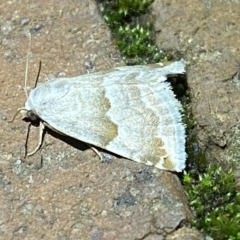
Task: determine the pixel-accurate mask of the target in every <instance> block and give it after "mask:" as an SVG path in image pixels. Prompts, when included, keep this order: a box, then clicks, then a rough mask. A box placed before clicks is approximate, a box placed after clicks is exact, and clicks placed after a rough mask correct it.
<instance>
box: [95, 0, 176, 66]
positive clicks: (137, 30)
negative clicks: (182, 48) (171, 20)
mask: <svg viewBox="0 0 240 240" xmlns="http://www.w3.org/2000/svg"><path fill="white" fill-rule="evenodd" d="M152 2H153V0H99V3H100V9H101V11H102V13H103V16H104V19H105V20H106V22H107V24H108V26H109V28H110V29H111V31H112V34H113V36H114V39H115V42H116V44H117V46H118V48H119V50H120V52H121V54H122V57H123V60H124V61H125V62H126V64H127V65H135V64H147V63H156V62H160V61H168V60H170V59H171V58H172V57H171V55H170V54H166V53H164V52H163V51H159V49H158V48H157V47H156V46H155V36H154V31H153V25H152V24H151V23H150V22H146V21H145V20H141V18H142V16H143V14H146V13H147V11H148V7H149V5H150V4H151V3H152Z"/></svg>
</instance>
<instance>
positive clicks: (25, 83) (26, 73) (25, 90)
mask: <svg viewBox="0 0 240 240" xmlns="http://www.w3.org/2000/svg"><path fill="white" fill-rule="evenodd" d="M31 41H32V35H31V33H30V32H29V42H28V52H27V61H26V69H25V81H24V92H25V94H26V97H27V98H28V92H27V78H28V62H29V53H30V49H31Z"/></svg>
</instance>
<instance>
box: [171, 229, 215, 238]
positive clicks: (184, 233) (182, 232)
mask: <svg viewBox="0 0 240 240" xmlns="http://www.w3.org/2000/svg"><path fill="white" fill-rule="evenodd" d="M179 239H181V240H204V237H203V236H202V234H201V233H199V232H198V231H197V230H194V229H190V228H187V227H183V228H180V229H178V230H177V231H175V232H174V233H172V234H170V235H168V236H167V237H166V240H179ZM209 239H210V238H209Z"/></svg>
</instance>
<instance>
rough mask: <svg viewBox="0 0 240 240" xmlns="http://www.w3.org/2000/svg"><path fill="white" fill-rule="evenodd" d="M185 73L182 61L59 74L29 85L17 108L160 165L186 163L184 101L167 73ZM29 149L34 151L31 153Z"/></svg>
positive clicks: (90, 141) (42, 122)
mask: <svg viewBox="0 0 240 240" xmlns="http://www.w3.org/2000/svg"><path fill="white" fill-rule="evenodd" d="M182 73H184V64H183V63H182V62H181V61H178V62H173V63H172V64H170V65H168V66H165V67H161V66H160V65H159V64H154V65H147V66H126V67H117V68H115V69H112V70H108V71H102V72H96V73H91V74H86V75H81V76H78V77H72V78H56V79H53V80H49V81H46V82H44V83H42V84H38V85H37V87H36V88H35V89H33V90H31V91H30V94H29V97H28V99H27V101H26V103H25V107H24V108H20V109H19V112H20V113H21V115H22V117H23V118H27V119H29V120H30V121H35V120H36V119H39V120H40V140H39V144H38V146H37V148H36V149H35V151H34V152H33V153H35V152H36V151H37V150H38V149H39V148H40V146H41V143H42V134H43V129H44V128H45V127H48V128H51V129H52V130H54V131H56V132H58V133H61V134H64V135H68V136H71V137H73V138H75V139H78V140H81V141H83V142H86V143H88V144H90V145H91V146H97V147H99V148H102V149H106V150H108V151H110V152H113V153H115V154H118V155H120V156H123V157H125V158H128V159H131V160H133V161H136V162H139V163H144V164H146V165H150V166H154V167H156V168H159V169H165V170H171V171H177V172H179V171H182V170H183V169H184V168H185V160H186V153H185V127H184V125H183V123H182V121H181V114H180V109H181V104H180V103H179V101H178V100H177V99H176V98H175V95H174V93H173V91H172V90H171V87H170V84H169V83H168V82H166V79H167V76H168V75H172V74H182ZM29 155H30V154H29Z"/></svg>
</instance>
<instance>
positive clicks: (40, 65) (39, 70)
mask: <svg viewBox="0 0 240 240" xmlns="http://www.w3.org/2000/svg"><path fill="white" fill-rule="evenodd" d="M41 68H42V61H39V67H38V74H37V78H36V81H35V84H34V88H35V87H36V86H37V83H38V78H39V75H40V72H41Z"/></svg>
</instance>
